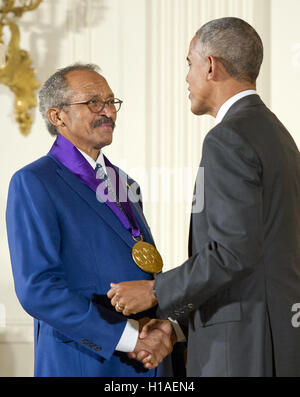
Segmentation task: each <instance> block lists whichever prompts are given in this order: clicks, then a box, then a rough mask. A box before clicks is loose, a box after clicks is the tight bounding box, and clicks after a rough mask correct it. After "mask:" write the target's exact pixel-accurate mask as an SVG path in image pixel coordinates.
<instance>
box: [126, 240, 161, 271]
mask: <svg viewBox="0 0 300 397" xmlns="http://www.w3.org/2000/svg"><path fill="white" fill-rule="evenodd" d="M132 258H133V260H134V262H135V263H136V264H137V266H138V267H139V268H141V269H142V270H144V272H146V273H158V272H160V271H161V269H162V268H163V261H162V258H161V256H160V253H159V252H158V251H157V249H156V248H155V247H154V245H152V244H149V243H146V242H145V241H139V242H137V243H136V244H135V245H134V246H133V247H132Z"/></svg>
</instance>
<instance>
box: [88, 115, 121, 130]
mask: <svg viewBox="0 0 300 397" xmlns="http://www.w3.org/2000/svg"><path fill="white" fill-rule="evenodd" d="M103 124H111V126H112V128H115V125H116V123H115V122H114V121H113V119H111V118H110V117H102V118H101V119H99V120H96V121H95V122H94V123H93V124H92V127H93V128H97V127H100V126H101V125H103Z"/></svg>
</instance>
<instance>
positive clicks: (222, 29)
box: [196, 17, 263, 83]
mask: <svg viewBox="0 0 300 397" xmlns="http://www.w3.org/2000/svg"><path fill="white" fill-rule="evenodd" d="M196 37H197V38H198V40H197V44H196V46H197V49H199V53H200V55H201V56H202V57H207V56H210V55H211V56H214V57H216V58H217V59H219V60H220V62H221V63H222V64H223V66H224V67H225V69H226V71H227V73H228V74H229V75H230V76H231V77H233V78H234V79H236V80H238V81H249V82H251V83H254V82H255V81H256V78H257V76H258V74H259V70H260V66H261V64H262V61H263V43H262V41H261V38H260V37H259V35H258V33H257V32H256V30H255V29H254V28H253V27H252V26H251V25H249V24H248V23H247V22H245V21H243V20H242V19H239V18H234V17H227V18H220V19H215V20H213V21H210V22H208V23H206V24H205V25H203V26H202V27H201V28H200V29H199V30H198V31H197V33H196Z"/></svg>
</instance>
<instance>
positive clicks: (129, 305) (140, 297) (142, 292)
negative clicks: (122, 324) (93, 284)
mask: <svg viewBox="0 0 300 397" xmlns="http://www.w3.org/2000/svg"><path fill="white" fill-rule="evenodd" d="M110 286H111V289H110V290H109V291H108V292H107V296H108V298H109V299H111V304H112V305H113V306H114V307H115V309H116V311H117V312H122V313H123V314H124V316H129V315H130V314H136V313H140V312H143V311H145V310H147V309H150V308H151V307H153V306H155V305H156V304H157V299H156V297H155V295H154V294H153V286H154V280H149V281H148V280H141V281H125V282H122V283H119V284H114V283H111V284H110Z"/></svg>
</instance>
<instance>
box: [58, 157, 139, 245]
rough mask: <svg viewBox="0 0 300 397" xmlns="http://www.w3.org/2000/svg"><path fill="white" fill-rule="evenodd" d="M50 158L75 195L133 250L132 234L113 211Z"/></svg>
mask: <svg viewBox="0 0 300 397" xmlns="http://www.w3.org/2000/svg"><path fill="white" fill-rule="evenodd" d="M50 157H51V158H52V159H54V161H56V163H57V164H58V165H59V166H58V167H57V169H56V172H57V173H58V175H59V176H60V177H61V178H62V179H63V180H64V181H65V183H66V184H67V185H68V186H69V187H70V188H71V189H72V190H73V191H74V192H75V193H77V194H78V195H79V196H80V197H81V198H82V199H83V200H84V201H85V202H86V203H87V204H88V205H89V206H90V207H91V208H92V209H93V210H94V211H95V212H96V213H97V214H98V215H99V216H100V217H101V218H102V219H103V220H104V222H106V223H107V225H108V226H109V227H111V228H112V229H113V230H114V231H115V232H116V233H117V234H118V235H119V236H120V237H121V238H122V239H123V241H124V242H125V243H126V244H127V245H128V246H129V247H130V248H131V247H132V246H133V245H134V240H133V239H132V237H131V234H130V233H129V232H128V230H126V229H125V228H124V226H123V225H122V224H121V222H120V221H119V219H118V218H117V217H116V216H115V214H114V213H113V212H112V211H111V209H110V208H109V207H108V206H107V205H106V204H105V203H101V202H100V201H98V200H97V198H96V193H95V192H94V191H93V190H92V189H90V188H89V187H88V186H87V185H85V184H84V183H83V182H81V181H80V180H79V179H78V178H77V177H76V176H75V175H74V174H72V172H71V171H69V170H68V169H67V168H66V167H64V166H63V165H62V164H61V163H59V162H58V160H56V159H55V158H54V157H53V156H50Z"/></svg>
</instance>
